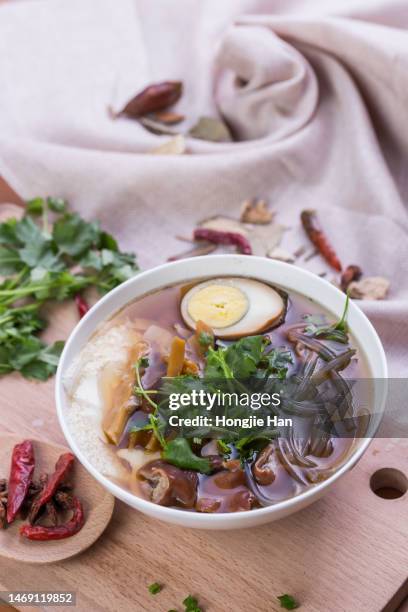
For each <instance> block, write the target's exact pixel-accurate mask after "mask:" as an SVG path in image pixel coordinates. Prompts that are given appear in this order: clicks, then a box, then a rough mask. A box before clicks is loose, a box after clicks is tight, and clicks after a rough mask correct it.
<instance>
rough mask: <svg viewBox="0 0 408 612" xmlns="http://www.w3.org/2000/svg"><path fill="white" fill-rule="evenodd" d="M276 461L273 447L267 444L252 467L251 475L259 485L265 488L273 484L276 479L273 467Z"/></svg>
mask: <svg viewBox="0 0 408 612" xmlns="http://www.w3.org/2000/svg"><path fill="white" fill-rule="evenodd" d="M277 460H278V459H277V457H276V454H275V448H274V445H273V444H268V446H266V447H265V448H264V449H263V451H262V452H261V453H260V454H259V455H258V457H257V459H256V461H255V463H254V464H253V466H252V474H253V476H254V478H255V480H256V482H257V483H258V484H259V485H261V486H267V485H270V484H272V483H273V481H274V480H275V478H276V473H275V470H274V467H276V463H277Z"/></svg>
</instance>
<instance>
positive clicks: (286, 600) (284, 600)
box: [278, 593, 299, 610]
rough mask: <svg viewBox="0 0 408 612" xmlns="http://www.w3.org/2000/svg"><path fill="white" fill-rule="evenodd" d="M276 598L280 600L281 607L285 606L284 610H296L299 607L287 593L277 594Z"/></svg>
mask: <svg viewBox="0 0 408 612" xmlns="http://www.w3.org/2000/svg"><path fill="white" fill-rule="evenodd" d="M278 599H279V601H280V605H281V607H282V608H285V610H296V608H298V607H299V604H298V603H297V601H296V599H295V598H294V597H292V595H288V594H287V593H285V594H284V595H279V596H278Z"/></svg>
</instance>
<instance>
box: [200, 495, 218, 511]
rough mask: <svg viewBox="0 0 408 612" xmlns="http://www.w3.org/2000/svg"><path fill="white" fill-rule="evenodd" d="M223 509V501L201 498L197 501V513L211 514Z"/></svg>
mask: <svg viewBox="0 0 408 612" xmlns="http://www.w3.org/2000/svg"><path fill="white" fill-rule="evenodd" d="M220 507H221V500H220V499H216V498H215V497H201V498H200V499H199V500H198V501H197V505H196V510H197V512H206V513H207V514H211V513H212V512H217V511H218V510H219V509H220Z"/></svg>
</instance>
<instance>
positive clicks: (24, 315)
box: [0, 198, 137, 380]
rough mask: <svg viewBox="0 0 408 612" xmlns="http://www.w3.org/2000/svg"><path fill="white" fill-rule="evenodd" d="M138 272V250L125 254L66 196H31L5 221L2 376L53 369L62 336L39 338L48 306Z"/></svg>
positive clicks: (0, 245) (0, 255)
mask: <svg viewBox="0 0 408 612" xmlns="http://www.w3.org/2000/svg"><path fill="white" fill-rule="evenodd" d="M136 271H137V265H136V262H135V256H134V255H133V254H129V253H121V252H120V251H119V248H118V244H117V242H116V240H115V239H114V238H113V236H111V235H110V234H108V233H106V232H104V231H102V230H101V229H100V227H99V225H98V223H97V222H87V221H84V220H83V219H82V218H81V217H80V216H79V215H77V214H76V213H72V212H69V211H68V205H67V202H66V201H65V200H62V199H60V198H47V199H43V198H35V199H34V200H30V201H29V202H27V206H26V211H25V215H24V217H23V218H22V219H21V220H19V221H17V219H14V218H13V219H8V220H7V221H5V222H4V223H1V224H0V276H1V277H3V281H2V282H1V283H0V375H1V374H6V373H8V372H12V371H14V370H17V371H19V372H21V374H22V375H23V376H25V377H26V378H34V379H38V380H46V379H47V378H48V377H49V376H51V375H52V374H54V372H55V370H56V367H57V365H58V359H59V355H60V353H61V351H62V348H63V342H61V341H59V342H55V343H54V344H52V345H46V344H45V343H44V342H43V341H42V340H40V338H39V337H38V335H37V334H38V333H39V332H41V331H42V330H43V329H44V328H45V327H46V326H47V323H46V321H45V320H44V319H43V317H42V316H41V308H42V306H43V305H44V304H45V303H47V302H49V301H51V300H57V301H61V300H66V299H70V298H74V297H75V296H77V295H78V294H80V292H82V291H83V290H84V289H87V288H88V287H96V288H97V289H98V290H99V291H100V292H101V293H105V292H107V291H110V290H111V289H113V288H114V287H116V286H117V285H119V284H120V283H121V282H123V281H125V280H127V279H128V278H130V277H131V276H133V275H134V274H135V273H136Z"/></svg>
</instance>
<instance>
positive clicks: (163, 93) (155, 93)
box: [119, 81, 183, 118]
mask: <svg viewBox="0 0 408 612" xmlns="http://www.w3.org/2000/svg"><path fill="white" fill-rule="evenodd" d="M182 93H183V83H182V82H181V81H163V82H162V83H154V84H153V85H149V86H148V87H146V88H145V89H143V91H141V92H140V93H138V94H137V95H136V96H135V97H134V98H132V99H131V100H129V102H128V103H127V104H126V106H125V107H124V109H123V110H122V111H121V112H120V113H119V115H128V116H129V117H136V118H137V117H143V115H147V114H148V113H154V112H156V111H161V110H164V109H165V108H167V107H168V106H171V105H172V104H175V103H176V102H177V101H178V100H179V99H180V97H181V94H182Z"/></svg>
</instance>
